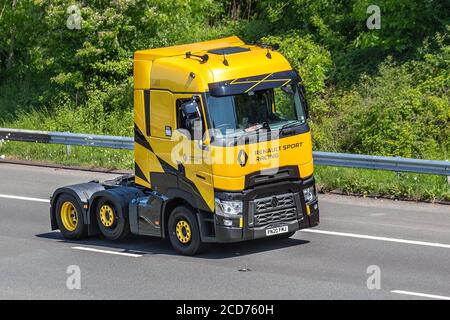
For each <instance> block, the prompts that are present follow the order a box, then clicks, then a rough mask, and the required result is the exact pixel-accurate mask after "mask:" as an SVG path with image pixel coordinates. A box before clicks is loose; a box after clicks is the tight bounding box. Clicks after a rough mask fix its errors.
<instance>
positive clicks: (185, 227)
mask: <svg viewBox="0 0 450 320" xmlns="http://www.w3.org/2000/svg"><path fill="white" fill-rule="evenodd" d="M175 232H176V234H177V238H178V240H179V241H180V242H181V243H183V244H185V243H188V242H189V241H191V236H192V232H191V226H190V225H189V223H188V222H187V221H186V220H180V221H178V223H177V225H176V227H175Z"/></svg>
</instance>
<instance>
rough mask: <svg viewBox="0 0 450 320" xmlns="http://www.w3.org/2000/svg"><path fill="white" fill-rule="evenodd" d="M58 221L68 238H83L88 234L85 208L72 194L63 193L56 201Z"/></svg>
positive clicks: (59, 226) (62, 231) (63, 233)
mask: <svg viewBox="0 0 450 320" xmlns="http://www.w3.org/2000/svg"><path fill="white" fill-rule="evenodd" d="M55 215H56V222H57V223H58V228H59V230H60V231H61V233H62V235H63V236H64V238H66V239H82V238H85V237H86V236H87V226H86V225H85V224H84V218H83V210H82V209H81V205H80V204H79V203H78V200H77V199H76V198H75V197H74V196H72V195H70V194H62V195H60V196H59V197H58V200H57V201H56V210H55Z"/></svg>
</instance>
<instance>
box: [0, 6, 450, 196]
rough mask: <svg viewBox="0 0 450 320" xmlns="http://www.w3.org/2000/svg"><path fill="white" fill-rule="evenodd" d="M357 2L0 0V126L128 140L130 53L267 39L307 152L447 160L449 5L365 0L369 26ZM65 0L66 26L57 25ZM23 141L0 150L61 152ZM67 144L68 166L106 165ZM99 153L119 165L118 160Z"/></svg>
mask: <svg viewBox="0 0 450 320" xmlns="http://www.w3.org/2000/svg"><path fill="white" fill-rule="evenodd" d="M370 4H372V2H371V1H369V0H349V1H342V0H290V1H281V0H264V1H252V0H203V1H194V0H113V1H105V0H89V1H87V0H79V1H63V0H51V1H50V0H20V1H18V0H0V126H10V127H21V128H29V129H47V130H58V131H74V132H92V133H105V134H117V135H132V99H133V94H132V85H133V82H132V63H131V62H132V57H133V52H134V51H136V50H138V49H144V48H154V47H161V46H167V45H172V44H178V43H188V42H194V41H200V40H207V39H214V38H218V37H222V36H229V35H232V34H236V35H238V36H240V37H242V38H243V39H244V40H245V41H247V42H250V43H256V42H264V43H266V44H272V45H273V44H277V45H279V50H280V51H281V52H282V53H283V54H284V55H285V56H286V57H287V58H288V59H289V61H290V62H291V64H292V66H293V67H294V68H296V69H297V70H299V72H300V74H301V76H302V78H303V81H304V84H305V87H306V90H307V98H308V101H309V106H310V120H309V123H310V126H311V128H312V132H313V143H314V148H315V149H320V150H324V151H340V152H359V153H368V154H382V155H393V156H404V157H419V158H429V159H431V158H435V159H448V158H449V156H448V150H449V146H450V141H449V140H450V123H449V118H450V102H449V96H450V95H449V84H450V68H449V66H450V58H449V57H450V45H449V38H448V33H449V31H450V29H449V25H450V15H449V14H448V13H449V12H450V4H449V2H448V1H444V0H426V1H407V0H398V1H391V0H379V1H377V3H376V4H377V5H378V6H379V7H380V10H381V29H374V30H369V29H368V28H367V27H366V19H367V18H368V17H369V15H370V13H368V12H367V8H368V6H369V5H370ZM71 5H76V6H78V8H79V9H80V13H81V25H80V27H81V28H80V29H73V30H72V29H69V28H68V27H67V20H68V18H69V17H70V14H71V12H68V8H69V6H71ZM23 146H24V145H23V144H20V143H8V144H6V145H3V146H1V147H0V152H2V153H5V154H8V155H16V156H20V157H25V158H30V157H32V158H38V159H45V158H46V159H53V160H55V159H56V160H58V161H59V160H61V161H71V160H69V159H68V158H67V156H66V155H65V150H64V148H63V147H60V146H46V147H45V148H43V149H42V150H43V151H40V150H38V148H37V147H36V146H29V147H26V148H25V147H23ZM52 148H53V149H52ZM45 150H47V151H48V152H47V151H45ZM52 150H53V151H52ZM74 150H75V151H74V152H73V153H72V155H71V157H72V159H73V161H75V162H76V161H77V160H76V159H78V160H80V161H81V162H83V161H84V162H89V159H91V160H92V162H93V163H94V162H95V163H96V164H101V165H107V166H109V164H108V161H103V160H100V159H99V158H95V157H94V158H93V157H92V156H89V155H88V153H90V151H86V149H83V148H75V149H74ZM51 152H53V153H51ZM54 152H56V153H54ZM105 152H106V151H105ZM56 154H58V155H57V156H56ZM105 155H106V156H107V157H111V159H114V162H116V163H117V165H118V166H121V167H123V166H125V167H127V166H129V163H130V158H129V157H128V156H124V155H123V154H120V155H118V154H115V153H114V152H112V153H109V152H108V154H106V153H105ZM81 159H83V160H81ZM131 165H132V164H131ZM323 172H329V171H323ZM344 180H345V181H346V183H348V185H347V187H348V188H352V187H351V186H352V182H351V180H350V178H346V179H344ZM344 180H343V181H344ZM406 181H409V180H406ZM429 181H432V180H429ZM329 183H331V181H329ZM430 183H431V182H430ZM380 188H381V187H380ZM356 189H357V190H363V189H371V187H370V188H369V187H367V188H366V187H364V188H356ZM375 189H376V188H375ZM386 190H389V192H392V193H396V192H397V191H395V190H394V189H392V188H390V187H389V188H388V187H387V186H386ZM402 194H405V192H403V191H402Z"/></svg>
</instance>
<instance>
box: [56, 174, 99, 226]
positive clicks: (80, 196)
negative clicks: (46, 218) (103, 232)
mask: <svg viewBox="0 0 450 320" xmlns="http://www.w3.org/2000/svg"><path fill="white" fill-rule="evenodd" d="M104 189H105V188H104V187H103V186H102V185H101V184H99V183H96V182H87V183H80V184H75V185H70V186H65V187H61V188H58V189H56V190H55V192H54V193H53V195H52V197H51V200H50V223H51V228H52V230H57V229H59V227H58V224H57V222H56V203H57V202H58V199H59V197H60V196H61V195H63V194H69V195H71V196H73V197H74V198H75V200H76V201H78V204H79V205H80V207H81V210H82V214H83V218H84V221H85V224H89V221H88V210H89V209H86V207H85V206H86V205H88V207H89V199H90V197H91V196H92V194H94V193H95V192H98V191H100V190H104Z"/></svg>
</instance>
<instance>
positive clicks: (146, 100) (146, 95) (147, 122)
mask: <svg viewBox="0 0 450 320" xmlns="http://www.w3.org/2000/svg"><path fill="white" fill-rule="evenodd" d="M144 111H145V130H146V133H147V136H150V135H151V129H150V90H144Z"/></svg>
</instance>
